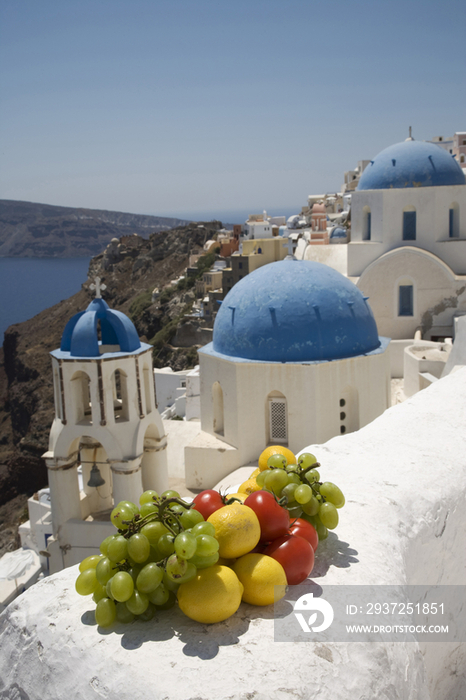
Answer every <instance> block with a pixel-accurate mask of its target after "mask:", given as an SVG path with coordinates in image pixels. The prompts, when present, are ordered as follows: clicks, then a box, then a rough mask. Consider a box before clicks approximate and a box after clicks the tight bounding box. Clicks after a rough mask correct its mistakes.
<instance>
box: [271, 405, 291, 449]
mask: <svg viewBox="0 0 466 700" xmlns="http://www.w3.org/2000/svg"><path fill="white" fill-rule="evenodd" d="M270 440H271V442H288V431H287V425H286V401H285V399H273V400H272V401H271V402H270Z"/></svg>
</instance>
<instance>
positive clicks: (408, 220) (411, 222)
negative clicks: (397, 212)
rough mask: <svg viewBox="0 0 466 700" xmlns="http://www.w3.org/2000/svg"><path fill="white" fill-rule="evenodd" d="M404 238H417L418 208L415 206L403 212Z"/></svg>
mask: <svg viewBox="0 0 466 700" xmlns="http://www.w3.org/2000/svg"><path fill="white" fill-rule="evenodd" d="M403 240H404V241H415V240H416V210H415V209H414V208H410V209H407V210H405V211H404V212H403Z"/></svg>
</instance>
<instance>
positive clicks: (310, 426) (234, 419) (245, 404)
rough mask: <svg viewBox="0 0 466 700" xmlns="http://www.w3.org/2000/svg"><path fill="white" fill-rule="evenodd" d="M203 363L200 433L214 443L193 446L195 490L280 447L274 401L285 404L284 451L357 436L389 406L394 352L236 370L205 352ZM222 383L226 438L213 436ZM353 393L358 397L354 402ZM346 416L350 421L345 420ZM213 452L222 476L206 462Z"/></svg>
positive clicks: (245, 365) (190, 462)
mask: <svg viewBox="0 0 466 700" xmlns="http://www.w3.org/2000/svg"><path fill="white" fill-rule="evenodd" d="M199 361H200V376H201V429H202V431H203V433H206V434H207V435H209V436H211V437H212V438H214V440H213V441H212V440H210V441H209V440H207V441H206V442H205V445H204V446H203V448H202V449H200V443H199V440H196V442H195V445H193V446H192V449H191V446H188V448H187V451H186V465H187V474H193V473H194V472H195V473H196V478H197V479H198V482H197V483H200V485H201V486H203V487H204V488H211V487H212V486H213V485H214V484H215V483H216V482H217V481H218V480H219V479H220V478H222V476H224V475H225V469H224V465H223V464H222V463H223V462H224V461H226V463H227V464H228V467H229V468H230V469H232V468H236V467H239V466H241V465H243V464H248V463H249V462H250V461H251V460H254V459H257V458H258V456H259V455H260V453H261V452H262V450H263V449H264V447H265V446H266V445H267V444H274V443H275V442H276V440H274V439H272V437H271V435H270V430H269V406H268V401H269V398H271V397H272V396H276V397H280V398H282V397H284V398H285V399H286V407H287V424H288V440H287V441H286V442H285V444H287V446H288V447H289V448H290V449H291V450H292V451H293V452H296V451H298V450H300V449H302V447H303V445H305V444H307V443H309V442H310V441H314V442H324V441H325V440H328V439H329V438H331V437H333V436H334V435H339V434H340V431H341V429H342V426H344V429H345V430H346V431H347V432H350V431H352V430H355V429H358V428H360V427H362V426H363V425H366V424H367V423H369V422H370V421H371V420H374V418H376V417H377V416H379V415H380V414H381V413H383V411H385V409H386V408H387V407H388V406H389V405H390V357H389V353H388V350H385V351H384V352H381V353H378V354H373V355H368V356H359V357H353V358H349V359H345V360H336V361H333V362H324V363H315V364H299V363H265V362H264V363H262V362H233V361H230V360H226V359H223V358H220V357H214V356H210V355H207V354H204V353H203V352H202V351H201V352H200V353H199ZM216 383H218V384H219V385H220V387H221V391H222V395H223V423H222V421H220V424H222V425H223V430H221V431H218V430H217V431H216V430H215V429H214V424H215V421H216V420H218V417H217V415H216V410H215V406H214V404H215V402H214V399H213V387H214V385H215V384H216ZM348 388H351V391H352V396H353V397H354V398H353V399H351V401H350V400H349V396H347V390H348ZM340 399H344V400H345V402H346V407H342V406H340ZM217 412H218V411H217ZM342 412H344V413H345V414H346V417H345V418H344V419H342V418H341V414H342ZM222 443H223V444H226V445H228V446H229V447H230V448H234V451H235V453H232V451H231V449H230V450H228V451H224V452H220V451H219V449H220V448H219V445H221V444H222ZM209 445H211V451H212V453H213V454H215V458H212V459H215V462H216V464H217V465H218V466H217V471H216V472H215V469H213V468H212V466H213V465H211V464H210V461H209V459H208V458H207V459H206V452H208V451H209ZM226 445H225V446H226ZM233 455H234V456H233ZM232 459H234V461H233V462H232ZM207 475H208V476H207ZM207 478H208V481H207ZM199 479H201V481H200V482H199Z"/></svg>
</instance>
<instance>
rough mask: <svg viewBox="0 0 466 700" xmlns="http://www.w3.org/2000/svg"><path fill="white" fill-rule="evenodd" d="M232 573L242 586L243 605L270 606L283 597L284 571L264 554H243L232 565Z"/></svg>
mask: <svg viewBox="0 0 466 700" xmlns="http://www.w3.org/2000/svg"><path fill="white" fill-rule="evenodd" d="M233 571H234V572H235V574H236V575H237V576H238V578H239V580H240V581H241V583H242V584H243V586H244V592H243V600H244V602H245V603H250V604H251V605H271V604H272V603H276V602H277V601H279V600H280V599H281V598H283V596H284V595H285V591H286V574H285V570H284V569H283V566H282V565H281V564H280V562H278V561H276V560H275V559H272V557H268V556H267V555H266V554H255V553H254V554H245V555H244V557H241V558H240V559H238V561H237V562H236V563H235V564H234V565H233Z"/></svg>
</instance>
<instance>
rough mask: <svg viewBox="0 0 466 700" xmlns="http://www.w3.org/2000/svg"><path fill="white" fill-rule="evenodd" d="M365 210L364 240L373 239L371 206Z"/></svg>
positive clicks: (363, 223)
mask: <svg viewBox="0 0 466 700" xmlns="http://www.w3.org/2000/svg"><path fill="white" fill-rule="evenodd" d="M362 211H363V221H362V238H363V240H364V241H370V240H371V209H370V207H364V209H363V210H362Z"/></svg>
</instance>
